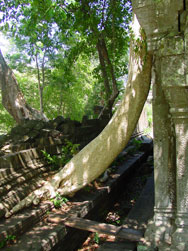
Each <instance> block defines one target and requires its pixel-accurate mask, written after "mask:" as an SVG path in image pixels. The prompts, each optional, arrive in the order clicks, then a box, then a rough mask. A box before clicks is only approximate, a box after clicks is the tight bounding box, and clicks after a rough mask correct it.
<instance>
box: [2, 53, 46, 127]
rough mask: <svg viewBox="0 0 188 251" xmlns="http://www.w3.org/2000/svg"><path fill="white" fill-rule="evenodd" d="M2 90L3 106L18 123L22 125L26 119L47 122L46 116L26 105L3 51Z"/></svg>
mask: <svg viewBox="0 0 188 251" xmlns="http://www.w3.org/2000/svg"><path fill="white" fill-rule="evenodd" d="M0 88H1V92H2V104H3V106H4V107H5V109H6V110H7V111H8V112H9V113H10V115H12V117H13V118H14V119H15V120H16V122H17V123H21V122H22V121H23V120H24V119H38V120H47V118H46V117H45V116H44V115H41V114H40V112H39V111H37V110H35V109H33V108H32V107H30V106H29V105H28V104H27V103H26V101H25V99H24V96H23V93H22V92H21V90H20V89H19V86H18V83H17V81H16V78H15V76H14V73H13V72H12V70H11V69H10V68H9V66H8V65H7V64H6V62H5V60H4V58H3V55H2V53H1V51H0Z"/></svg>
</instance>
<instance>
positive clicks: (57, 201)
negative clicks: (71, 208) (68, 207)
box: [51, 194, 69, 208]
mask: <svg viewBox="0 0 188 251" xmlns="http://www.w3.org/2000/svg"><path fill="white" fill-rule="evenodd" d="M51 201H52V202H53V204H54V207H55V208H60V207H62V205H63V204H66V203H67V202H68V201H69V200H68V199H67V198H66V197H63V196H61V195H60V194H56V197H55V198H54V199H51Z"/></svg>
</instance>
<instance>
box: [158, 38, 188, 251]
mask: <svg viewBox="0 0 188 251" xmlns="http://www.w3.org/2000/svg"><path fill="white" fill-rule="evenodd" d="M163 47H164V51H163V52H162V58H161V78H162V79H161V80H162V81H161V82H162V88H163V91H164V93H165V97H166V100H167V102H168V103H169V106H170V114H171V116H172V120H173V123H174V126H175V137H176V147H175V149H176V219H175V223H176V230H175V232H174V233H173V235H172V246H171V249H170V250H174V251H175V250H181V251H186V250H188V239H187V238H188V157H187V156H188V82H187V78H186V68H187V65H186V53H185V40H184V38H183V37H178V36H177V37H172V38H166V39H165V41H164V43H163ZM167 47H168V48H167Z"/></svg>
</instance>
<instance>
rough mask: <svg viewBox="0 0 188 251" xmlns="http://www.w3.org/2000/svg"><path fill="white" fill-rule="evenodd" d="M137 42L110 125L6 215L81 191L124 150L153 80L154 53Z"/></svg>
mask: <svg viewBox="0 0 188 251" xmlns="http://www.w3.org/2000/svg"><path fill="white" fill-rule="evenodd" d="M135 23H136V24H137V26H138V22H136V20H134V22H133V24H135ZM133 31H134V26H133ZM135 36H136V38H137V37H138V35H135ZM140 39H142V38H141V37H140ZM135 41H136V39H135ZM133 42H134V41H133ZM133 42H132V45H131V48H130V59H129V77H128V83H127V86H126V89H125V94H124V98H123V100H122V103H121V105H120V107H119V108H118V110H117V111H116V113H115V114H114V115H113V117H112V119H111V120H110V122H109V123H108V125H107V126H106V127H105V129H104V130H103V131H102V132H101V134H100V135H99V136H98V137H96V138H95V139H94V140H93V141H91V142H90V143H89V144H88V145H87V146H86V147H85V148H83V149H82V150H81V151H80V152H79V153H78V154H77V155H75V156H74V157H73V158H72V160H70V161H69V163H67V164H66V165H65V166H64V167H63V168H61V170H60V171H59V172H58V173H57V174H55V175H54V176H53V178H52V179H51V180H50V181H48V182H46V183H45V184H44V186H43V187H42V188H40V189H38V190H36V191H34V192H32V193H31V194H30V195H28V196H27V197H26V198H25V199H24V200H22V201H21V202H20V203H19V204H18V205H16V206H15V207H13V208H12V210H11V211H10V212H7V214H6V216H10V215H11V214H13V213H14V212H17V211H18V210H20V209H22V208H23V207H25V206H28V205H30V204H31V203H35V204H37V203H39V201H40V199H41V198H43V199H45V198H46V199H47V198H51V197H55V195H56V193H57V192H58V193H61V194H62V195H68V194H71V193H74V192H76V191H78V190H79V189H81V188H83V187H84V186H86V185H87V184H88V183H90V182H92V181H93V180H95V179H96V178H97V177H98V176H100V175H101V174H102V173H103V172H104V171H105V170H106V169H107V168H108V166H109V165H110V164H111V163H112V162H113V160H114V159H115V158H116V157H117V155H118V154H119V153H120V152H121V151H122V150H123V149H124V147H125V146H126V144H127V143H128V141H129V139H130V137H131V135H132V133H133V131H134V129H135V127H136V124H137V122H138V119H139V117H140V114H141V112H142V109H143V106H144V103H145V101H146V99H147V96H148V92H149V89H150V83H151V66H152V55H150V54H148V53H147V52H146V48H144V47H142V48H140V50H141V52H140V53H139V54H138V53H135V51H134V45H133Z"/></svg>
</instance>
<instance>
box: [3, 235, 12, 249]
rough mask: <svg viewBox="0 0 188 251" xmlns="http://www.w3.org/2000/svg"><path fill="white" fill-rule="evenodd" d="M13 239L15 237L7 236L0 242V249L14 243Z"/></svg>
mask: <svg viewBox="0 0 188 251" xmlns="http://www.w3.org/2000/svg"><path fill="white" fill-rule="evenodd" d="M15 239H16V236H15V235H7V237H6V238H5V239H4V240H3V241H0V248H4V247H5V246H6V245H7V244H8V243H12V242H14V241H15Z"/></svg>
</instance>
